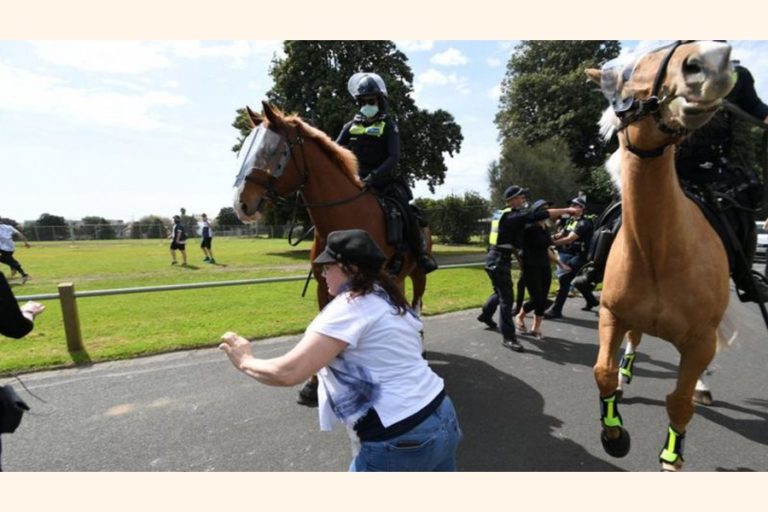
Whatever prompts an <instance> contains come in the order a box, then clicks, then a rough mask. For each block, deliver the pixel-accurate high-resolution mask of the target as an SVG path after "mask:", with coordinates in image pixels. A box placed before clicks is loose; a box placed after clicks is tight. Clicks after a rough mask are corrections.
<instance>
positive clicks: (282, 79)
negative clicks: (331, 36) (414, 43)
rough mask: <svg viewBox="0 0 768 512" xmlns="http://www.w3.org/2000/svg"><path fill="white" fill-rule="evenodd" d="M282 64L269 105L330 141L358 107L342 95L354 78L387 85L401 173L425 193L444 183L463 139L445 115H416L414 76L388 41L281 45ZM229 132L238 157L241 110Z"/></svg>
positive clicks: (275, 69) (278, 62) (243, 129)
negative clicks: (368, 75)
mask: <svg viewBox="0 0 768 512" xmlns="http://www.w3.org/2000/svg"><path fill="white" fill-rule="evenodd" d="M283 49H284V52H285V55H286V56H285V58H278V59H275V60H274V61H273V62H272V67H271V69H270V74H271V75H272V78H273V79H274V82H275V84H274V87H273V88H272V90H270V91H269V92H268V93H267V99H268V100H269V102H270V103H272V104H274V105H276V106H277V107H279V108H280V109H282V110H283V111H285V112H288V113H296V114H298V115H299V116H300V117H301V118H302V119H304V120H305V121H307V122H309V123H310V124H311V125H313V126H315V127H317V128H319V129H320V130H322V131H324V132H325V133H326V134H328V136H330V137H331V138H333V139H335V138H336V137H337V136H338V134H339V132H340V131H341V128H342V127H343V126H344V123H346V122H347V121H349V120H351V119H352V117H353V116H354V115H355V113H356V111H357V107H356V105H355V103H354V101H353V100H352V98H351V97H350V95H349V92H348V91H347V81H348V80H349V77H350V76H352V75H353V74H354V73H357V72H360V71H373V72H375V73H378V74H379V75H380V76H381V77H382V78H383V79H384V82H385V83H386V85H387V93H388V96H389V107H388V110H389V111H390V113H392V114H394V115H395V116H396V118H397V123H398V126H399V128H400V138H401V157H400V170H401V171H402V172H405V173H406V174H407V176H408V179H409V180H410V181H411V184H413V182H414V181H416V180H425V181H426V182H427V186H428V187H429V189H430V190H432V191H434V187H435V186H437V185H441V184H442V183H443V182H444V181H445V173H446V170H447V168H446V166H445V162H444V154H446V153H447V154H449V155H454V154H456V153H458V152H459V151H460V150H461V142H462V140H463V136H462V134H461V128H460V127H459V125H457V124H456V122H455V121H454V118H453V116H452V115H451V114H450V113H448V112H446V111H444V110H436V111H435V112H429V111H426V110H422V109H419V108H418V107H417V106H416V104H415V102H414V100H413V98H412V97H411V95H410V94H411V92H412V91H413V85H412V83H413V72H412V71H411V68H410V66H409V65H408V59H407V57H406V56H405V54H403V53H402V52H401V51H399V50H398V49H397V48H396V46H395V44H394V43H393V42H391V41H286V42H285V43H284V45H283ZM233 126H234V127H235V128H237V129H238V130H239V131H240V135H241V137H240V139H239V142H238V143H237V144H235V146H234V147H233V148H232V149H233V150H234V151H238V150H239V147H240V144H241V143H242V140H243V139H244V138H245V136H246V135H247V134H248V132H249V131H250V126H249V125H248V122H247V119H246V117H245V112H244V109H241V110H238V111H237V117H236V119H235V121H234V123H233Z"/></svg>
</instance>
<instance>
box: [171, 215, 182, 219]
mask: <svg viewBox="0 0 768 512" xmlns="http://www.w3.org/2000/svg"><path fill="white" fill-rule="evenodd" d="M173 220H181V217H179V216H178V215H174V216H173Z"/></svg>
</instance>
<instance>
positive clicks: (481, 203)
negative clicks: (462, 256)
mask: <svg viewBox="0 0 768 512" xmlns="http://www.w3.org/2000/svg"><path fill="white" fill-rule="evenodd" d="M430 206H431V208H430V215H429V218H430V225H431V227H432V232H433V234H435V235H436V236H437V237H438V239H439V240H440V241H441V242H442V243H452V244H466V243H468V242H469V240H470V237H471V236H472V235H476V234H479V233H481V232H482V230H483V228H484V226H483V224H482V222H481V220H482V219H484V218H486V217H488V215H489V213H490V203H489V202H488V201H487V200H486V199H483V198H482V197H480V195H478V194H477V193H476V192H466V193H465V194H464V196H463V197H462V196H457V195H453V194H452V195H449V196H446V197H444V198H442V199H437V200H435V201H434V203H432V205H430Z"/></svg>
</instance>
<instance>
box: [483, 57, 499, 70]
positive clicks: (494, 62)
mask: <svg viewBox="0 0 768 512" xmlns="http://www.w3.org/2000/svg"><path fill="white" fill-rule="evenodd" d="M485 63H486V64H488V66H489V67H492V68H498V67H499V66H501V59H497V58H496V57H488V58H487V59H485Z"/></svg>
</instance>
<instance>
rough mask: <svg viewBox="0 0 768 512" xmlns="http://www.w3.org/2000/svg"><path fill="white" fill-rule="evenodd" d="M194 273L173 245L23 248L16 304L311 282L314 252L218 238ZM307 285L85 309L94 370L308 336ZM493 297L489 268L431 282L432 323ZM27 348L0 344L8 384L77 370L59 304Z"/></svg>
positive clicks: (140, 299) (26, 341)
mask: <svg viewBox="0 0 768 512" xmlns="http://www.w3.org/2000/svg"><path fill="white" fill-rule="evenodd" d="M187 246H188V247H187V254H188V257H189V263H190V266H189V267H186V268H185V267H181V266H171V265H170V261H171V258H170V255H169V253H168V242H167V241H166V240H126V241H94V242H49V243H42V242H41V243H35V244H33V246H32V248H30V249H26V248H24V247H23V244H19V246H18V248H17V251H16V254H15V256H16V258H17V259H18V260H19V261H20V262H21V264H22V265H23V266H24V269H25V270H26V271H27V272H28V273H29V274H30V275H31V276H32V279H30V280H29V281H28V282H27V284H25V285H21V284H20V281H19V279H18V276H17V277H16V278H13V279H11V278H10V277H9V269H8V268H7V267H5V266H3V267H2V269H0V270H2V271H3V273H5V275H6V277H9V281H10V283H11V286H13V290H14V293H15V294H16V295H17V296H24V295H35V294H42V293H57V287H58V284H59V283H61V282H72V283H74V285H75V290H77V291H85V290H102V289H112V288H127V287H141V286H153V285H166V284H178V283H197V282H208V281H228V280H236V279H254V278H264V277H281V276H306V274H307V272H308V271H309V247H310V243H309V242H304V243H302V244H300V245H299V246H297V247H291V246H290V245H289V244H288V243H287V241H286V240H279V239H277V240H270V239H254V238H248V239H239V238H216V239H214V245H213V251H214V256H215V257H216V261H217V264H216V265H210V264H208V263H203V262H202V258H203V254H202V251H201V250H200V249H199V247H198V240H196V239H191V240H190V241H189V242H188V244H187ZM434 252H435V255H436V257H437V259H438V261H439V262H441V263H452V262H457V260H458V261H460V260H467V259H469V260H472V261H481V260H482V256H483V254H484V252H485V251H484V248H483V247H481V246H479V245H478V246H443V245H436V246H435V248H434ZM303 287H304V282H303V281H292V282H287V283H276V284H260V285H243V286H230V287H218V288H210V289H196V290H184V291H169V292H152V293H137V294H130V295H117V296H107V297H81V298H79V299H78V300H77V307H78V310H79V316H80V324H81V330H82V336H83V344H84V346H85V349H86V351H87V355H88V358H89V359H90V360H91V361H93V362H96V361H104V360H109V359H121V358H128V357H133V356H137V355H147V354H155V353H160V352H167V351H172V350H179V349H188V348H194V347H211V346H215V345H216V344H217V343H218V342H217V340H218V339H219V336H221V334H222V333H224V332H225V331H228V330H232V331H236V332H238V333H240V334H242V335H243V336H245V337H247V338H251V339H261V338H268V337H273V336H278V335H284V334H294V333H300V332H302V331H303V330H304V328H305V327H306V325H307V324H308V323H309V322H310V321H311V319H312V318H313V317H314V315H315V314H316V313H317V306H316V303H315V282H314V281H312V282H311V283H310V286H309V289H308V291H307V295H306V296H305V297H301V291H302V289H303ZM489 290H490V285H489V282H488V279H487V277H486V275H485V272H484V271H483V269H482V267H476V268H463V269H444V270H438V271H437V272H434V273H432V274H430V276H429V281H428V287H427V293H426V295H425V298H424V303H425V307H424V314H425V315H434V314H438V313H445V312H448V311H456V310H461V309H467V308H471V307H475V306H479V305H481V304H482V303H483V301H484V300H485V299H486V298H487V295H488V293H489ZM43 303H44V304H45V305H46V307H47V309H46V311H45V313H43V314H42V315H41V316H39V317H38V318H37V320H36V321H35V328H34V330H33V331H32V332H31V333H30V334H29V335H27V336H26V337H25V338H23V339H21V340H11V339H8V338H4V339H3V340H2V342H0V374H3V373H8V372H12V371H26V370H33V369H41V368H51V367H58V366H69V365H72V364H73V359H72V356H71V355H70V354H69V353H68V351H67V346H66V340H65V337H64V329H63V324H62V315H61V308H60V305H59V301H58V300H46V301H43Z"/></svg>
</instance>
